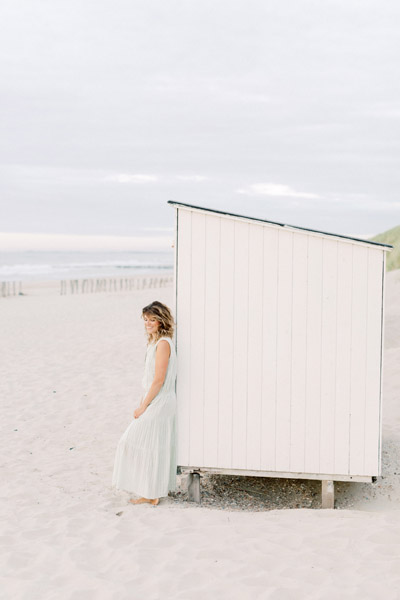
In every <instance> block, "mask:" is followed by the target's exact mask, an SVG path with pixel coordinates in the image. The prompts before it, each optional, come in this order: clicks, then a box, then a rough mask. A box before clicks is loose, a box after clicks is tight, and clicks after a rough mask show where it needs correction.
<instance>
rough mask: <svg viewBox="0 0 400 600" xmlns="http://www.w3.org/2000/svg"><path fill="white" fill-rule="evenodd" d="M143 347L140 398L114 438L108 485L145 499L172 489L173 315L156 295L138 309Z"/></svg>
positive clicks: (152, 501) (155, 499) (151, 500)
mask: <svg viewBox="0 0 400 600" xmlns="http://www.w3.org/2000/svg"><path fill="white" fill-rule="evenodd" d="M142 318H143V320H144V324H145V328H146V332H147V351H146V358H145V367H144V375H143V379H142V385H143V388H144V390H145V392H144V396H143V399H142V401H141V403H140V406H139V408H137V409H136V410H135V411H134V413H133V416H134V420H133V421H132V423H131V424H130V425H129V426H128V428H127V429H126V431H125V432H124V433H123V435H122V437H121V439H120V440H119V442H118V446H117V451H116V455H115V463H114V472H113V476H112V485H113V487H115V488H119V489H123V490H126V491H128V492H132V493H134V494H138V495H140V496H141V497H140V498H138V499H130V500H129V502H131V503H132V504H140V503H142V502H149V503H150V504H153V505H156V504H158V502H159V498H160V497H162V496H168V492H169V491H174V490H175V489H176V451H175V433H176V426H175V423H176V421H175V415H176V394H175V379H176V353H175V346H174V344H173V342H172V336H173V332H174V319H173V317H172V315H171V312H170V310H169V308H168V307H167V306H165V304H162V303H161V302H158V301H155V302H152V303H151V304H149V305H148V306H145V307H144V308H143V309H142Z"/></svg>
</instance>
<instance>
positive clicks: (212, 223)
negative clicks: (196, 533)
mask: <svg viewBox="0 0 400 600" xmlns="http://www.w3.org/2000/svg"><path fill="white" fill-rule="evenodd" d="M383 255H384V251H383V250H381V249H379V248H377V249H375V248H371V247H368V246H362V245H360V244H357V243H351V242H349V241H343V242H342V241H340V240H338V239H335V238H332V237H330V236H325V237H324V236H321V235H312V234H307V233H300V232H299V233H298V232H294V231H291V230H287V229H283V228H278V227H274V226H270V225H263V224H258V223H252V222H248V221H245V220H241V219H237V218H236V219H235V218H227V217H224V216H218V215H214V214H207V213H204V212H201V211H196V210H188V209H182V208H179V209H178V244H177V275H176V276H177V306H176V317H177V352H178V377H177V398H178V415H177V419H178V421H177V425H178V448H177V450H178V464H179V465H181V466H198V467H214V468H231V469H251V470H266V471H281V472H282V471H283V472H297V473H298V472H300V473H321V474H337V475H348V474H350V475H377V474H379V473H380V465H379V443H380V440H379V437H380V376H381V373H380V364H381V316H382V268H383V260H384V256H383Z"/></svg>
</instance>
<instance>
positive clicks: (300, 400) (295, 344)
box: [290, 234, 308, 472]
mask: <svg viewBox="0 0 400 600" xmlns="http://www.w3.org/2000/svg"><path fill="white" fill-rule="evenodd" d="M307 252H308V237H307V236H306V235H302V234H294V235H293V303H292V362H291V371H292V372H291V380H292V385H291V409H290V414H291V419H290V470H291V471H297V472H304V462H305V457H304V449H305V407H306V350H307V343H306V342H307V266H308V265H307Z"/></svg>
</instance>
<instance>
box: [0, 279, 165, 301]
mask: <svg viewBox="0 0 400 600" xmlns="http://www.w3.org/2000/svg"><path fill="white" fill-rule="evenodd" d="M172 283H173V275H165V276H142V275H141V276H136V277H123V278H101V279H95V278H92V279H90V278H88V279H67V280H65V279H64V280H61V281H60V294H61V295H65V294H68V293H69V294H85V293H89V294H96V293H100V292H123V291H125V292H128V291H132V290H144V289H148V288H160V287H168V286H170V285H172ZM25 295H26V294H24V293H23V292H22V281H1V282H0V297H3V298H6V297H7V296H25Z"/></svg>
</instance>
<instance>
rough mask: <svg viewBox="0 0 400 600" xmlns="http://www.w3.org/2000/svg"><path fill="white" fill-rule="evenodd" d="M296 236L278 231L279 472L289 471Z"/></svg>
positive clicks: (277, 450)
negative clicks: (294, 239) (294, 245)
mask: <svg viewBox="0 0 400 600" xmlns="http://www.w3.org/2000/svg"><path fill="white" fill-rule="evenodd" d="M292 274H293V233H292V232H289V231H284V230H283V231H282V230H280V231H279V254H278V334H277V349H276V353H277V372H276V470H277V471H289V469H290V396H291V353H292Z"/></svg>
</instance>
